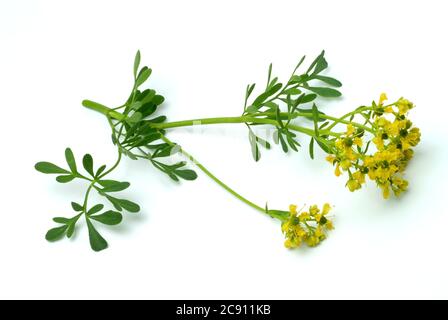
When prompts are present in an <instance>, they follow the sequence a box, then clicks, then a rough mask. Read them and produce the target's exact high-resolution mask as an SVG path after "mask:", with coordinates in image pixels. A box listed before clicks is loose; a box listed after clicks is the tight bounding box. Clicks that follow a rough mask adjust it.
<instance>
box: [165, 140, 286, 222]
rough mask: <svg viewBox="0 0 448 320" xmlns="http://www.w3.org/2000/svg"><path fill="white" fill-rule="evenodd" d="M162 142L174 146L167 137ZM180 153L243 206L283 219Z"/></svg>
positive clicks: (183, 153)
mask: <svg viewBox="0 0 448 320" xmlns="http://www.w3.org/2000/svg"><path fill="white" fill-rule="evenodd" d="M161 139H162V140H163V141H165V142H166V143H168V144H169V145H171V146H175V144H174V143H173V142H172V141H171V140H169V139H168V138H167V137H165V136H164V135H162V138H161ZM180 152H181V153H182V155H184V156H185V157H186V158H188V159H189V160H190V161H192V162H193V163H194V164H195V165H196V166H197V167H198V168H199V169H200V170H201V171H202V172H204V173H205V174H206V175H207V176H208V177H209V178H210V179H212V180H213V181H214V182H216V183H217V184H218V185H220V186H221V187H222V188H223V189H225V190H226V191H227V192H229V193H230V194H232V195H233V196H235V197H236V198H237V199H239V200H241V201H242V202H244V203H245V204H247V205H248V206H250V207H252V208H254V209H255V210H257V211H259V212H262V213H265V214H268V215H269V216H271V217H272V218H277V219H280V220H283V219H284V218H285V217H284V216H283V215H282V214H280V213H279V212H277V213H274V212H270V211H269V210H268V211H266V209H264V208H263V207H261V206H259V205H257V204H255V203H253V202H252V201H250V200H248V199H246V198H245V197H243V196H242V195H240V194H239V193H238V192H236V191H235V190H233V189H232V188H230V187H229V186H228V185H227V184H225V183H224V182H222V181H221V180H220V179H218V178H217V177H216V176H215V175H214V174H213V173H211V172H210V171H209V170H208V169H207V168H206V167H205V166H204V165H203V164H201V163H200V162H199V161H197V160H196V159H195V158H194V157H193V156H192V155H191V154H189V153H188V152H187V151H185V150H184V149H183V148H180Z"/></svg>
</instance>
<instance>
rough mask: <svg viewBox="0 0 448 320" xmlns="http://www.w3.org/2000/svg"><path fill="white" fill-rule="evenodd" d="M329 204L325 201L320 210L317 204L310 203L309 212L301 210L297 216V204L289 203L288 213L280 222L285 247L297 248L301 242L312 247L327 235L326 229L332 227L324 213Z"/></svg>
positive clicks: (326, 212) (327, 209)
mask: <svg viewBox="0 0 448 320" xmlns="http://www.w3.org/2000/svg"><path fill="white" fill-rule="evenodd" d="M330 208H331V207H330V204H328V203H325V204H324V205H323V207H322V211H321V210H320V209H319V208H318V207H317V205H312V206H310V208H309V212H302V213H301V214H300V215H299V219H297V218H296V216H297V206H296V205H290V215H289V218H287V219H286V220H285V221H283V223H282V232H283V234H284V235H285V242H284V245H285V247H286V248H289V249H292V248H298V247H300V246H301V244H302V243H306V244H307V245H308V246H311V247H314V246H316V245H317V244H319V243H320V242H321V241H323V240H325V239H326V237H327V234H326V231H329V230H332V229H333V223H332V222H331V221H330V219H328V218H327V217H324V215H326V214H328V212H329V211H330Z"/></svg>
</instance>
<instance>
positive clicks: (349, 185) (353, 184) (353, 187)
mask: <svg viewBox="0 0 448 320" xmlns="http://www.w3.org/2000/svg"><path fill="white" fill-rule="evenodd" d="M347 188H348V189H349V190H350V191H351V192H353V191H355V190H358V189H360V188H361V184H360V183H359V182H358V181H356V180H354V179H350V180H348V181H347Z"/></svg>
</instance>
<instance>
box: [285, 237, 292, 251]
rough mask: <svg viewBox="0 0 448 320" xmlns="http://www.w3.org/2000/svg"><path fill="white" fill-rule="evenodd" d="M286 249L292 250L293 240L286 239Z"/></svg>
mask: <svg viewBox="0 0 448 320" xmlns="http://www.w3.org/2000/svg"><path fill="white" fill-rule="evenodd" d="M285 247H286V248H288V249H291V248H292V243H291V239H286V240H285Z"/></svg>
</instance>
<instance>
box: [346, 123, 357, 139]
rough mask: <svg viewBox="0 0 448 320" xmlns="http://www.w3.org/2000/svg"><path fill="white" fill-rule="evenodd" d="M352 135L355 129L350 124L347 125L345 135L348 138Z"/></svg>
mask: <svg viewBox="0 0 448 320" xmlns="http://www.w3.org/2000/svg"><path fill="white" fill-rule="evenodd" d="M354 133H355V127H354V126H353V125H352V124H348V125H347V132H346V135H347V136H348V137H349V136H352V135H353V134H354Z"/></svg>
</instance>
